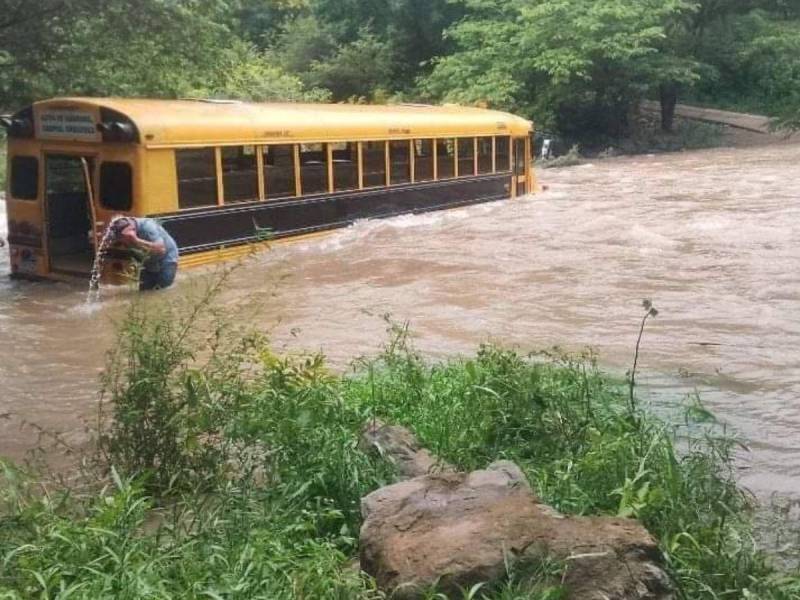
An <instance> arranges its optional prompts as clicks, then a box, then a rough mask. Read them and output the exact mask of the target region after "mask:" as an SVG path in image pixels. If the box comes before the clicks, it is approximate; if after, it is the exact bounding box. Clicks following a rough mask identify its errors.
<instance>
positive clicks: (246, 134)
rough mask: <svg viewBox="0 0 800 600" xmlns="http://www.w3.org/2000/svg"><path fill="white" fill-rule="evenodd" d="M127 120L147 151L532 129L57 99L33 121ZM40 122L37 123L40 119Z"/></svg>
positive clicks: (335, 110)
mask: <svg viewBox="0 0 800 600" xmlns="http://www.w3.org/2000/svg"><path fill="white" fill-rule="evenodd" d="M102 109H106V110H109V109H110V110H111V111H116V112H117V113H121V114H122V115H124V116H125V117H127V118H128V119H129V120H130V121H131V122H132V123H133V124H134V125H135V126H136V128H137V129H138V131H139V139H140V142H141V143H142V144H144V145H146V146H151V147H159V146H161V147H164V146H192V145H194V146H201V145H219V144H243V143H264V142H273V143H275V142H280V141H285V142H288V141H308V142H312V141H345V140H370V139H373V140H382V139H387V138H400V139H403V138H426V137H449V136H475V135H478V136H480V135H509V134H510V135H527V134H529V133H530V131H531V129H532V123H531V122H530V121H528V120H526V119H523V118H521V117H517V116H515V115H512V114H509V113H505V112H500V111H495V110H488V109H482V108H472V107H464V106H455V105H445V106H429V105H410V104H397V105H386V106H382V105H381V106H378V105H362V104H300V103H296V104H295V103H264V104H259V103H249V102H236V101H219V100H217V101H215V100H151V99H126V98H54V99H52V100H44V101H41V102H37V103H35V104H34V105H33V110H34V115H41V114H43V113H46V112H47V111H59V110H72V111H85V112H87V113H90V114H92V116H93V118H94V119H96V122H100V114H101V110H102ZM35 118H36V117H35Z"/></svg>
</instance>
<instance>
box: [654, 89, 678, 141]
mask: <svg viewBox="0 0 800 600" xmlns="http://www.w3.org/2000/svg"><path fill="white" fill-rule="evenodd" d="M658 91H659V96H660V98H661V131H666V132H671V131H672V125H673V123H674V121H675V105H676V104H677V103H678V86H677V85H676V84H674V83H662V84H661V85H660V86H659V88H658Z"/></svg>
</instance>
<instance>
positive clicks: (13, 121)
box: [0, 117, 33, 138]
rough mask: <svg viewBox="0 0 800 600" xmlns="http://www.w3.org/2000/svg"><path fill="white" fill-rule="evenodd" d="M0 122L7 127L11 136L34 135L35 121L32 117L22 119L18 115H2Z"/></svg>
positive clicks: (28, 136) (26, 136)
mask: <svg viewBox="0 0 800 600" xmlns="http://www.w3.org/2000/svg"><path fill="white" fill-rule="evenodd" d="M0 124H2V125H3V127H5V128H6V130H7V131H8V135H9V137H15V138H30V137H33V121H31V120H30V119H20V118H17V117H10V118H9V117H2V118H0Z"/></svg>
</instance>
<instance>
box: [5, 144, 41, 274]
mask: <svg viewBox="0 0 800 600" xmlns="http://www.w3.org/2000/svg"><path fill="white" fill-rule="evenodd" d="M15 156H29V157H34V158H36V159H37V160H38V173H37V182H38V183H37V190H38V192H37V197H36V198H35V199H31V200H21V199H17V198H14V197H13V196H12V195H11V189H12V188H11V177H12V175H13V173H12V171H11V162H12V159H13V158H14V157H15ZM42 160H43V157H42V155H41V152H40V148H39V144H38V143H36V142H35V141H32V140H31V141H29V140H9V143H8V159H7V161H8V162H7V165H6V173H7V179H6V219H7V220H8V245H9V256H10V259H11V274H12V276H16V277H43V276H45V275H46V274H47V270H48V267H47V244H46V240H45V235H44V231H45V223H44V210H43V208H42V197H43V194H44V168H43V164H42Z"/></svg>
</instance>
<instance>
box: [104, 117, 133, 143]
mask: <svg viewBox="0 0 800 600" xmlns="http://www.w3.org/2000/svg"><path fill="white" fill-rule="evenodd" d="M97 131H99V132H100V133H101V134H102V135H103V141H105V142H134V141H136V131H135V130H134V128H133V125H131V124H130V123H121V122H119V121H111V122H105V123H98V124H97Z"/></svg>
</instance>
